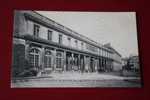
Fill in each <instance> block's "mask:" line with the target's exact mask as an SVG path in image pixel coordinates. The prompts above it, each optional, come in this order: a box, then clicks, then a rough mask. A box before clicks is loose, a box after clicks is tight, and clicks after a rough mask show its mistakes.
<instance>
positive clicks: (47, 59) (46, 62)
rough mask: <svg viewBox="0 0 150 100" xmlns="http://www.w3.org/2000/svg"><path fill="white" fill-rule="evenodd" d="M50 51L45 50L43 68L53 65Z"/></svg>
mask: <svg viewBox="0 0 150 100" xmlns="http://www.w3.org/2000/svg"><path fill="white" fill-rule="evenodd" d="M52 59H53V57H52V52H51V51H46V52H45V57H44V66H45V68H51V67H52V66H53V64H52Z"/></svg>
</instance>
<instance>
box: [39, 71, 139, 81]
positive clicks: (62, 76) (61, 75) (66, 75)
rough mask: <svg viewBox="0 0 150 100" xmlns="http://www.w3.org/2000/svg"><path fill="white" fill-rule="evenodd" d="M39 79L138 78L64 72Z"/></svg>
mask: <svg viewBox="0 0 150 100" xmlns="http://www.w3.org/2000/svg"><path fill="white" fill-rule="evenodd" d="M40 77H51V79H56V80H132V79H134V80H135V79H137V80H139V79H140V78H139V77H123V76H116V75H110V74H108V75H107V74H106V73H105V74H103V73H77V72H65V73H51V74H50V75H49V76H40Z"/></svg>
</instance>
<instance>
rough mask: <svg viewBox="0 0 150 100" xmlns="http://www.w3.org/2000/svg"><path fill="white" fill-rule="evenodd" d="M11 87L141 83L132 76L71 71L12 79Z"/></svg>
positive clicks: (104, 85)
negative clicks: (70, 72)
mask: <svg viewBox="0 0 150 100" xmlns="http://www.w3.org/2000/svg"><path fill="white" fill-rule="evenodd" d="M135 80H136V81H135ZM11 87H13V88H14V87H17V88H21V87H28V88H30V87H38V88H43V87H141V84H140V80H139V79H138V78H134V77H120V76H112V75H103V74H101V75H100V74H84V75H82V74H74V73H72V74H63V75H62V74H51V76H49V77H34V78H20V79H14V80H12V82H11Z"/></svg>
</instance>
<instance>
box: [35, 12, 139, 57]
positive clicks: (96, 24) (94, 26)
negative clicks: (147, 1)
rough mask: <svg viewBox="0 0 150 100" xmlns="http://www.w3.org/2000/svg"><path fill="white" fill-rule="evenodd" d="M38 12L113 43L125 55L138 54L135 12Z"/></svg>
mask: <svg viewBox="0 0 150 100" xmlns="http://www.w3.org/2000/svg"><path fill="white" fill-rule="evenodd" d="M37 12H38V13H40V14H42V15H44V16H46V17H48V18H50V19H52V20H54V21H56V22H58V23H60V24H62V25H64V26H66V27H68V28H70V29H72V30H74V31H76V32H78V33H79V34H82V35H84V36H86V37H89V38H90V39H92V40H94V41H96V42H98V43H100V44H106V43H111V46H112V47H113V48H114V49H116V50H117V51H118V52H119V53H120V54H121V55H122V56H123V57H127V56H129V55H138V44H137V29H136V15H135V12H60V11H59V12H55V11H37Z"/></svg>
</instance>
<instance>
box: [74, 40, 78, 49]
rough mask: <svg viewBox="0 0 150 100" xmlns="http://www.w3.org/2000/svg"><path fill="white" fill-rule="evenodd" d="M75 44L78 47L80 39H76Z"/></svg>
mask: <svg viewBox="0 0 150 100" xmlns="http://www.w3.org/2000/svg"><path fill="white" fill-rule="evenodd" d="M75 45H76V48H78V41H77V40H75Z"/></svg>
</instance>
